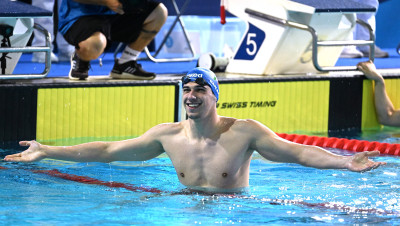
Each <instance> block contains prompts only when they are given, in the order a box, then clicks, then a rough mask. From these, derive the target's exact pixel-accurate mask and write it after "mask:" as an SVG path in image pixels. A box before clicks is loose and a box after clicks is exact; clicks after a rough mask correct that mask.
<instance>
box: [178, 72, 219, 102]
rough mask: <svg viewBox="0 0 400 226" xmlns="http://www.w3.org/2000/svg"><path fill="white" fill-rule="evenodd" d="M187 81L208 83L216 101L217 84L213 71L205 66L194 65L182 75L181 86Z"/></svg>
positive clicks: (217, 93)
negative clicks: (194, 66)
mask: <svg viewBox="0 0 400 226" xmlns="http://www.w3.org/2000/svg"><path fill="white" fill-rule="evenodd" d="M188 82H195V83H197V84H199V85H208V86H209V87H211V90H212V92H213V93H214V96H215V97H216V98H217V101H218V99H219V84H218V80H217V76H216V75H215V74H214V72H212V71H210V70H209V69H206V68H202V67H196V68H195V69H193V70H191V71H189V72H188V73H187V74H186V75H185V76H183V77H182V87H183V85H185V84H186V83H188Z"/></svg>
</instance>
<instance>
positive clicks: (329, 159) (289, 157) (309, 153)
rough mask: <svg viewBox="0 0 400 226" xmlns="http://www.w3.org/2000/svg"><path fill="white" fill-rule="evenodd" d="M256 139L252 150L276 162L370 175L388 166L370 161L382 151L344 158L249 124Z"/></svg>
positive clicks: (259, 125)
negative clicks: (288, 139) (363, 172)
mask: <svg viewBox="0 0 400 226" xmlns="http://www.w3.org/2000/svg"><path fill="white" fill-rule="evenodd" d="M249 124H250V125H251V126H250V127H251V129H249V132H250V131H252V133H254V137H255V139H254V140H253V141H252V143H251V145H250V148H251V149H253V150H256V151H257V152H258V153H260V154H261V155H262V156H263V157H264V158H266V159H269V160H271V161H276V162H289V163H298V164H301V165H303V166H308V167H314V168H319V169H348V170H351V171H357V172H362V171H368V170H371V169H374V168H377V167H379V166H380V165H385V164H386V163H384V162H374V161H371V160H370V159H369V157H374V156H378V155H379V151H372V152H361V153H357V154H355V155H353V156H340V155H335V154H333V153H331V152H329V151H326V150H324V149H322V148H320V147H316V146H310V145H301V144H297V143H293V142H290V141H287V140H285V139H282V138H280V137H279V136H278V135H276V134H275V133H274V132H272V131H271V130H270V129H268V128H267V127H266V126H264V125H262V124H261V123H259V122H256V121H253V120H249Z"/></svg>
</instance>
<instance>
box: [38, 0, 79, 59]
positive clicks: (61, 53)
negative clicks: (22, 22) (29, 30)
mask: <svg viewBox="0 0 400 226" xmlns="http://www.w3.org/2000/svg"><path fill="white" fill-rule="evenodd" d="M56 2H57V9H58V8H59V6H60V5H61V0H60V1H58V0H32V5H33V6H36V7H39V8H42V9H45V10H48V11H50V12H53V10H54V5H55V3H56ZM54 15H55V16H57V15H58V12H55V13H54ZM35 23H37V24H39V25H41V26H42V27H43V28H45V29H46V30H47V31H48V32H50V36H51V41H52V42H54V38H55V40H56V45H57V50H58V56H56V55H55V54H54V52H53V49H52V52H51V61H52V62H58V61H69V60H70V58H71V55H72V53H73V52H74V47H73V46H72V45H70V44H68V43H67V42H66V41H65V39H64V37H63V36H62V35H61V34H60V33H59V32H57V34H56V35H55V34H54V30H57V29H55V28H57V24H54V19H53V18H47V17H46V18H35ZM33 32H34V38H33V41H32V46H45V45H46V38H45V36H44V35H43V34H42V33H40V32H39V31H38V30H37V29H34V30H33ZM32 62H39V63H43V62H45V53H44V52H35V53H33V54H32Z"/></svg>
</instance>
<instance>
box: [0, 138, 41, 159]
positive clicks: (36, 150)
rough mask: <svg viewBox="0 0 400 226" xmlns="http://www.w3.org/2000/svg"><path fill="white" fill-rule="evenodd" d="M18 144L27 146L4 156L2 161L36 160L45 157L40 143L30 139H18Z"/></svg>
mask: <svg viewBox="0 0 400 226" xmlns="http://www.w3.org/2000/svg"><path fill="white" fill-rule="evenodd" d="M19 145H21V146H29V148H28V149H27V150H25V151H23V152H20V153H17V154H13V155H7V156H6V157H4V161H10V162H36V161H40V160H42V159H44V158H46V154H45V153H44V152H43V151H41V149H40V146H41V144H40V143H38V142H36V141H34V140H32V141H20V142H19Z"/></svg>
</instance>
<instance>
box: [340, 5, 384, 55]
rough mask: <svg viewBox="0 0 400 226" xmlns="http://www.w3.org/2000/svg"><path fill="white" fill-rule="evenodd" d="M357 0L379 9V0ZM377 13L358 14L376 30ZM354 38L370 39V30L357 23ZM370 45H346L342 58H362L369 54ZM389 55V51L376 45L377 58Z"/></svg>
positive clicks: (360, 18)
mask: <svg viewBox="0 0 400 226" xmlns="http://www.w3.org/2000/svg"><path fill="white" fill-rule="evenodd" d="M354 1H356V2H359V3H362V4H366V5H369V6H371V7H374V8H376V11H378V7H379V1H378V0H354ZM375 14H376V13H359V14H357V19H359V20H362V21H364V22H366V23H368V24H369V25H370V26H371V28H372V30H373V31H374V32H375V31H376V23H375ZM353 39H354V40H368V39H369V31H368V30H367V29H366V28H365V27H363V26H361V25H359V24H357V25H356V27H355V29H354V32H353ZM369 51H370V50H369V46H357V47H356V46H346V47H345V48H344V49H343V52H342V54H341V55H340V57H341V58H361V57H368V56H369ZM386 57H389V53H388V52H385V51H383V50H381V49H380V48H379V47H378V46H376V45H375V58H386Z"/></svg>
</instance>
